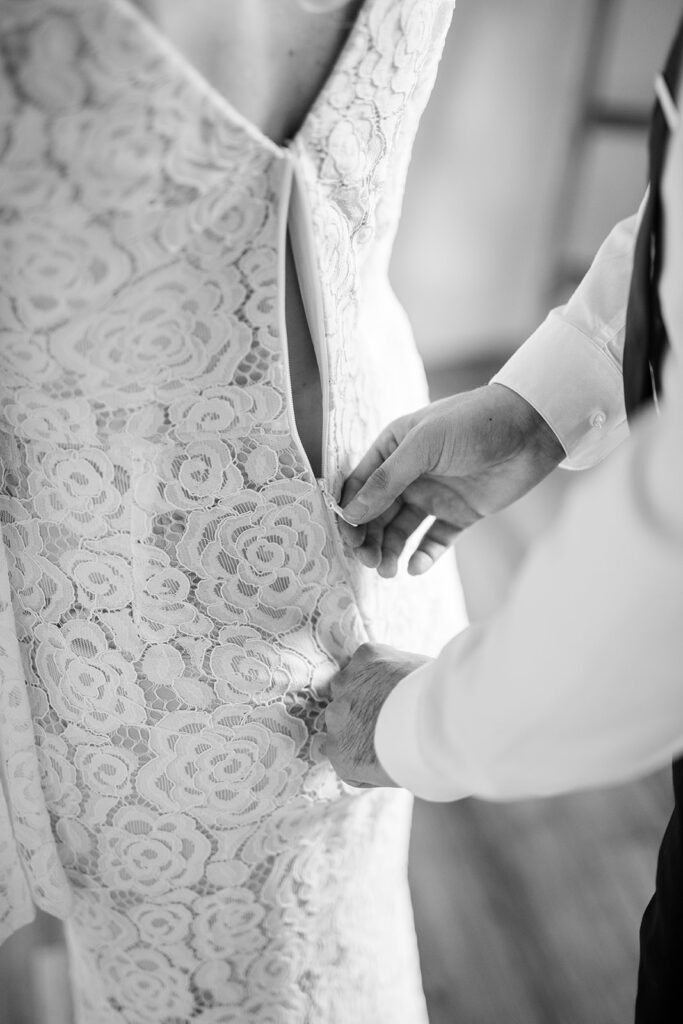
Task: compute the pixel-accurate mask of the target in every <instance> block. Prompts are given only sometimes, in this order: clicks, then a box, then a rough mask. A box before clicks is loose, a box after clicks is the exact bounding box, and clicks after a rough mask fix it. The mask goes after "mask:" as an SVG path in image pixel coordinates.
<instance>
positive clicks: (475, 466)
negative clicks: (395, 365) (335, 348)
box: [342, 384, 564, 577]
mask: <svg viewBox="0 0 683 1024" xmlns="http://www.w3.org/2000/svg"><path fill="white" fill-rule="evenodd" d="M563 458H564V450H563V448H562V446H561V444H560V442H559V441H558V440H557V438H556V436H555V434H554V433H553V431H552V430H551V428H550V427H549V426H548V424H547V423H546V422H545V420H544V419H543V418H542V417H541V416H540V415H539V414H538V413H537V412H536V410H535V409H534V408H533V407H532V406H531V405H530V404H529V403H528V402H527V401H526V400H525V399H524V398H522V397H520V396H519V395H518V394H516V393H515V392H514V391H512V390H511V389H509V388H507V387H504V386H503V385H500V384H489V385H487V386H485V387H482V388H477V389H476V390H474V391H468V392H464V393H463V394H459V395H454V396H453V397H451V398H446V399H443V400H442V401H440V402H434V403H433V404H432V405H428V406H425V407H424V408H422V409H419V410H418V411H417V412H414V413H411V414H409V415H407V416H402V417H401V418H400V419H397V420H394V422H393V423H390V424H389V426H388V427H386V428H385V429H384V430H383V431H382V433H381V434H380V435H379V437H378V438H377V440H376V441H375V443H374V444H373V445H372V447H371V448H370V449H369V450H368V452H367V453H366V455H365V456H364V458H363V459H362V460H361V462H360V463H359V464H358V466H356V468H355V469H354V471H353V472H352V473H351V475H350V476H349V478H348V479H347V481H346V484H345V487H344V493H343V496H342V505H343V506H344V512H345V516H346V518H347V519H349V520H351V521H352V522H353V524H355V525H356V528H354V526H347V527H345V528H344V530H345V533H346V535H347V537H348V539H349V542H350V544H351V545H352V546H353V547H354V548H356V549H357V553H358V557H359V558H360V560H361V561H362V562H364V563H365V565H367V566H369V567H370V568H376V569H377V570H378V572H379V573H380V575H381V576H387V577H389V576H394V575H395V574H396V570H397V565H398V558H399V556H400V555H401V553H402V552H403V549H404V548H405V546H406V543H407V541H408V540H409V538H410V537H411V536H412V535H413V534H414V533H415V532H416V531H417V530H418V529H419V528H420V527H422V526H423V524H424V523H425V520H427V519H429V517H434V521H433V522H432V523H431V525H429V527H428V529H427V530H426V532H425V533H424V535H423V536H422V538H421V540H420V542H419V544H418V546H417V549H416V550H415V552H414V553H413V555H412V557H411V558H410V561H409V563H408V572H409V573H411V574H412V575H419V574H420V573H423V572H426V571H427V570H428V569H430V568H431V566H432V565H433V564H434V562H436V561H437V559H438V558H440V557H441V555H442V554H443V553H444V552H445V551H446V550H447V549H448V547H449V546H450V545H451V544H452V543H453V542H454V541H455V538H456V537H457V536H458V534H459V533H461V532H462V530H464V529H466V527H468V526H471V525H472V523H475V522H476V521H477V520H478V519H481V518H482V517H483V516H485V515H489V514H490V513H492V512H498V511H499V510H500V509H503V508H505V507H506V506H507V505H510V504H511V503H512V502H513V501H516V500H517V498H521V497H522V496H523V495H524V494H526V493H527V491H529V490H531V488H532V487H535V485H536V484H537V483H540V481H541V480H542V479H543V478H544V477H545V476H547V474H548V473H550V471H551V470H553V469H554V468H555V466H557V464H558V463H559V462H560V461H561V460H562V459H563Z"/></svg>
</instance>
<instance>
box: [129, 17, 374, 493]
mask: <svg viewBox="0 0 683 1024" xmlns="http://www.w3.org/2000/svg"><path fill="white" fill-rule="evenodd" d="M361 6H362V0H350V2H348V3H346V4H344V5H343V6H342V7H339V8H337V9H336V10H332V11H327V12H324V13H314V12H311V11H307V10H305V8H303V7H302V6H300V4H299V2H298V0H193V2H192V3H191V4H188V2H187V0H156V2H155V0H152V2H148V3H146V4H145V7H146V8H147V9H148V10H149V12H150V14H151V16H152V17H153V19H154V21H155V22H156V24H157V25H158V26H159V28H160V29H161V30H162V31H163V32H164V33H165V34H166V35H167V36H168V37H169V39H170V40H171V42H172V43H173V44H174V46H175V47H176V49H178V50H180V52H181V53H183V54H184V56H185V57H186V58H187V60H188V61H189V62H190V63H191V64H192V65H193V66H194V67H195V68H196V69H197V70H198V71H199V72H200V74H202V75H203V77H204V78H206V79H207V81H209V82H210V83H211V85H212V86H213V87H214V88H215V89H217V90H218V91H219V92H220V93H222V94H223V95H224V96H225V97H226V99H228V100H229V102H230V103H231V104H232V105H233V106H234V107H235V108H236V109H237V110H238V111H239V112H240V113H241V114H243V115H244V116H245V117H246V118H248V120H249V121H251V123H252V124H254V125H256V126H257V127H258V128H259V129H260V131H262V132H263V134H264V135H267V136H268V137H269V138H270V139H272V140H273V142H275V143H277V144H278V145H282V144H283V143H285V142H286V141H287V139H290V138H292V136H293V135H295V134H296V132H297V130H298V128H299V127H300V125H301V123H302V122H303V120H304V118H305V116H306V114H307V112H308V110H309V109H310V108H311V106H312V104H313V102H314V100H315V98H316V96H317V95H318V93H319V92H320V89H321V88H322V86H323V85H324V83H325V80H326V78H327V76H328V75H329V73H330V71H331V69H332V67H333V65H334V63H335V61H336V59H337V57H338V56H339V53H340V51H341V49H342V47H343V45H344V42H345V41H346V37H347V35H348V32H349V29H350V27H351V25H352V24H353V22H354V20H355V18H356V16H357V14H358V11H359V9H360V7H361ZM285 276H286V290H285V309H286V321H287V335H288V343H289V362H290V373H291V379H292V397H293V402H294V415H295V418H296V423H297V428H298V431H299V436H300V438H301V442H302V444H303V446H304V449H305V450H306V453H307V455H308V457H309V460H310V462H311V465H312V467H313V470H314V472H315V475H316V476H320V475H321V461H322V393H321V385H320V373H319V369H318V364H317V361H316V357H315V350H314V347H313V342H312V339H311V335H310V331H309V328H308V323H307V321H306V316H305V313H304V306H303V301H302V298H301V293H300V290H299V285H298V282H297V278H296V270H295V266H294V259H293V256H292V251H291V246H290V244H289V240H288V242H287V253H286V275H285Z"/></svg>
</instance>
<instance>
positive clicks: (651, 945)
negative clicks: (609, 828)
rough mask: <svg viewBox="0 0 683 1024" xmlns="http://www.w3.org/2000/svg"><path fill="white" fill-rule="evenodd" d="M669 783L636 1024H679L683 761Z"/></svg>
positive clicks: (682, 1011)
mask: <svg viewBox="0 0 683 1024" xmlns="http://www.w3.org/2000/svg"><path fill="white" fill-rule="evenodd" d="M673 782H674V798H675V806H674V812H673V814H672V815H671V819H670V821H669V824H668V825H667V828H666V832H665V833H664V839H663V840H662V845H661V847H660V849H659V858H658V860H657V885H656V892H655V894H654V896H653V897H652V899H651V900H650V902H649V904H648V907H647V910H646V911H645V914H644V916H643V923H642V925H641V926H640V969H639V971H638V995H637V997H636V1017H635V1020H636V1024H683V758H682V759H681V760H679V761H676V762H675V763H674V766H673Z"/></svg>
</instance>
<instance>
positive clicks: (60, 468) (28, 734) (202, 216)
mask: <svg viewBox="0 0 683 1024" xmlns="http://www.w3.org/2000/svg"><path fill="white" fill-rule="evenodd" d="M451 8H452V0H366V2H365V4H364V6H363V8H362V10H361V13H360V15H359V17H358V21H357V23H356V25H355V27H354V28H353V30H352V32H351V36H350V38H349V41H348V43H347V45H346V47H345V48H344V51H343V53H342V55H341V57H340V59H339V61H338V63H337V65H336V67H335V69H334V71H333V73H332V75H331V77H330V79H329V80H328V82H327V84H326V85H325V87H324V89H323V91H322V93H321V95H320V96H319V98H318V100H317V101H316V103H315V104H314V106H313V108H312V110H311V112H310V113H309V115H308V117H307V119H306V122H305V124H304V126H303V128H302V129H301V131H300V132H299V134H298V135H297V137H296V139H295V140H294V141H293V143H292V145H291V147H290V148H289V149H279V148H278V147H276V146H274V145H273V144H272V143H270V142H269V141H268V140H267V139H265V138H264V137H263V136H261V135H260V134H259V133H258V132H257V131H256V130H255V129H254V128H253V127H251V126H250V125H249V124H247V123H246V122H244V120H243V119H242V118H241V117H240V116H239V115H237V114H236V113H235V111H233V110H232V109H231V108H230V107H229V105H228V104H227V103H226V102H225V101H224V100H222V98H221V97H220V96H218V95H217V94H215V93H214V92H213V91H212V90H211V89H210V88H209V87H208V85H207V84H206V83H204V82H203V81H202V80H201V79H200V78H199V77H198V76H197V75H196V74H195V73H194V72H193V71H192V69H190V68H189V67H187V66H186V65H185V64H184V62H183V61H182V59H181V58H180V57H179V56H178V55H177V54H175V53H174V52H173V51H172V50H171V48H170V47H169V46H168V45H167V44H166V43H165V42H164V41H163V39H162V38H161V37H160V36H159V35H158V34H157V33H156V32H155V31H154V30H153V29H152V28H151V27H150V26H148V25H147V24H146V22H144V20H143V19H142V18H141V17H140V16H139V15H138V14H137V13H136V12H135V11H134V10H133V9H132V8H130V7H129V6H128V5H127V4H126V3H125V2H124V0H4V2H3V3H2V5H1V6H0V58H1V59H0V195H1V196H2V207H1V210H2V220H3V230H2V232H0V263H1V265H2V274H1V275H0V281H2V286H1V290H0V474H1V475H0V524H1V527H2V539H3V541H4V544H2V545H0V754H1V757H0V771H1V773H2V774H1V781H2V789H1V790H0V925H1V927H2V934H3V935H6V934H9V933H10V932H11V931H12V930H14V929H15V928H17V927H19V926H20V925H21V924H23V923H24V922H25V921H27V920H29V919H30V917H31V915H32V912H33V911H32V907H33V905H34V904H37V905H39V906H41V907H43V908H45V909H46V910H48V911H50V912H52V913H54V914H57V915H58V916H61V917H64V918H66V920H67V937H68V942H69V948H70V955H71V963H72V972H73V978H74V989H75V999H76V1003H77V1012H78V1019H79V1021H81V1022H87V1024H110V1022H111V1024H121V1022H128V1024H182V1022H185V1021H192V1022H193V1024H195V1022H197V1024H200V1022H201V1024H230V1022H235V1024H238V1022H239V1024H248V1022H251V1024H269V1022H272V1024H276V1022H277V1024H302V1022H304V1021H305V1022H311V1024H316V1022H323V1021H324V1022H325V1024H335V1022H340V1024H346V1022H347V1021H349V1020H351V1019H353V1020H357V1021H359V1022H370V1021H372V1022H373V1024H375V1022H378V1024H381V1022H387V1024H388V1022H392V1024H398V1022H401V1021H405V1022H406V1024H408V1022H410V1024H416V1022H418V1021H420V1020H424V1019H425V1018H424V1013H425V1011H424V1001H423V997H422V994H421V991H420V985H419V970H418V966H417V953H416V947H415V939H414V933H413V929H412V921H411V914H410V906H409V900H408V891H407V883H406V870H405V869H406V857H407V839H408V824H409V814H410V800H409V799H408V798H407V796H406V794H404V793H399V792H389V791H387V792H362V791H354V790H351V789H349V788H347V787H345V786H343V785H342V784H340V783H339V782H338V780H337V779H336V777H335V776H334V773H333V772H332V771H331V769H330V767H329V764H328V763H327V762H326V760H325V758H324V756H323V754H322V749H321V748H322V743H321V739H322V737H321V733H320V725H319V716H320V711H321V709H322V708H323V707H324V704H325V699H326V686H327V684H328V681H329V679H330V677H331V675H332V674H333V673H334V671H335V670H336V668H337V667H338V666H339V665H341V664H343V663H344V662H345V661H346V660H347V659H348V657H349V656H350V654H351V653H352V652H353V651H354V650H355V648H356V647H357V645H358V644H359V643H361V642H363V641H364V640H365V639H366V638H367V637H368V636H372V637H376V638H377V639H380V640H383V641H386V642H389V643H392V642H393V643H395V644H398V645H401V646H405V647H412V648H414V649H418V650H419V649H424V650H430V649H431V650H434V649H435V648H436V647H437V646H438V645H439V644H440V643H441V642H443V641H444V640H445V639H446V638H447V637H448V636H450V635H451V634H452V633H453V631H454V630H455V629H456V628H457V625H458V623H457V618H454V615H457V611H456V612H454V611H453V609H454V608H456V609H457V591H455V590H453V589H452V587H451V586H450V585H449V582H448V580H447V579H446V576H445V575H444V574H447V571H448V570H447V567H446V566H444V568H443V570H442V572H441V573H438V572H436V573H435V574H434V575H433V577H432V578H431V579H430V580H427V581H426V582H422V581H417V580H404V581H402V582H391V583H386V582H383V581H381V580H380V579H379V578H377V577H376V576H375V575H374V574H372V573H369V572H367V571H366V570H364V569H363V568H362V567H361V566H360V565H358V564H357V563H356V562H354V560H353V558H352V557H351V556H350V555H349V554H348V553H347V552H345V550H344V549H343V545H342V542H341V537H340V534H339V533H338V530H337V527H336V523H335V522H334V521H333V519H332V517H331V515H330V513H329V512H328V510H327V508H326V506H325V503H324V501H323V499H322V495H321V492H320V490H319V487H318V484H317V482H316V480H315V479H314V477H313V474H312V472H311V468H310V465H309V463H308V461H307V459H306V457H305V454H304V452H303V450H302V448H301V445H300V442H299V441H298V437H297V434H296V431H295V429H294V422H293V415H292V412H291V401H290V399H289V395H288V365H287V354H286V340H285V337H284V332H283V330H282V325H281V323H280V320H279V314H278V309H279V306H280V297H281V295H282V287H283V282H282V280H281V273H280V262H281V261H280V255H281V253H280V244H281V238H282V234H283V233H282V225H283V223H284V221H285V220H286V218H287V216H288V204H287V195H288V183H289V181H290V180H291V174H292V167H293V165H294V163H296V164H297V167H298V170H299V172H300V177H301V180H302V181H303V182H304V183H305V189H306V193H307V202H308V204H309V206H310V210H311V215H312V223H313V228H314V232H313V233H314V236H315V244H316V253H315V259H316V264H317V271H318V276H319V285H320V290H321V302H322V312H323V320H324V329H325V346H326V351H327V357H328V359H327V361H328V363H329V379H328V380H327V381H326V382H325V384H326V387H327V395H326V404H327V408H328V411H329V416H328V423H327V436H328V442H329V443H328V450H327V452H326V467H327V468H326V483H327V486H328V487H329V488H330V489H332V490H335V489H338V487H339V485H340V482H341V479H342V477H343V476H344V474H345V473H346V471H347V470H348V469H349V468H350V466H351V465H352V464H353V463H354V461H355V460H356V459H357V458H358V457H359V455H360V454H361V453H362V451H363V450H364V449H365V447H366V446H367V444H368V443H369V442H370V441H371V440H372V438H373V436H374V434H375V432H376V431H377V430H378V429H379V427H380V426H381V425H382V424H383V423H384V422H386V421H387V420H388V419H389V418H391V417H393V416H395V415H397V414H398V413H400V412H402V411H405V410H406V409H408V408H411V407H415V406H416V405H419V404H421V403H422V402H423V401H424V400H425V390H424V384H423V377H422V376H421V371H420V370H419V364H418V363H417V361H416V356H415V354H414V349H413V344H412V339H411V337H410V332H409V330H408V329H407V328H406V325H405V322H404V319H403V318H402V315H401V314H400V311H399V310H398V309H397V306H396V302H395V299H394V298H393V296H392V294H391V292H390V289H389V287H388V284H387V280H386V262H387V256H388V251H389V247H390V244H391V238H392V237H393V232H394V230H395V226H396V220H397V217H398V210H399V205H400V197H401V192H402V188H403V180H404V177H405V170H406V166H407V161H408V159H409V153H410V146H411V143H412V138H413V135H414V132H415V130H416V126H417V122H418V119H419V115H420V113H421V111H422V108H423V106H424V103H425V102H426V99H427V95H428V93H429V90H430V88H431V85H432V82H433V78H434V75H435V72H436V66H437V63H438V58H439V55H440V50H441V45H442V42H443V38H444V34H445V31H446V27H447V23H448V19H449V17H450V13H451ZM378 323H381V324H384V327H383V329H382V330H379V331H378V330H377V324H378ZM397 362H398V363H402V364H403V365H409V366H410V367H411V371H407V372H406V377H405V379H404V380H402V381H401V383H400V385H399V386H398V387H392V388H386V387H382V386H380V385H381V384H382V381H383V375H384V374H385V373H386V372H387V367H388V366H389V365H393V364H395V363H397ZM413 366H415V368H416V372H415V373H413V372H412V367H413Z"/></svg>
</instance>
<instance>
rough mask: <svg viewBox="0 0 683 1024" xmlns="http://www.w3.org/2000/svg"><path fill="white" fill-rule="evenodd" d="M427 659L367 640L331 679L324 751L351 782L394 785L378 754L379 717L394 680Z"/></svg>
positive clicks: (392, 687)
mask: <svg viewBox="0 0 683 1024" xmlns="http://www.w3.org/2000/svg"><path fill="white" fill-rule="evenodd" d="M427 660H428V659H427V658H423V657H421V656H420V655H419V654H409V653H408V652H406V651H396V650H394V648H393V647H386V646H385V645H384V644H363V646H362V647H359V648H358V650H357V651H356V653H355V654H354V656H353V657H352V658H351V661H350V662H349V663H348V665H347V666H346V668H345V669H343V670H342V671H341V672H339V673H338V674H337V675H336V676H335V677H334V679H333V680H332V701H331V702H330V704H328V706H327V708H326V710H325V727H326V729H327V736H328V739H327V743H326V745H325V753H326V754H327V756H328V757H329V759H330V761H331V763H332V767H333V768H334V770H335V771H336V773H337V775H338V776H339V777H340V779H342V780H343V781H344V782H346V783H348V785H349V786H361V787H370V786H395V785H396V783H395V782H394V781H393V780H392V779H390V778H389V776H388V775H387V773H386V772H385V771H384V769H383V768H382V766H381V764H380V763H379V761H378V760H377V755H376V753H375V725H376V724H377V716H378V715H379V713H380V710H381V708H382V705H383V704H384V701H385V700H386V699H387V697H388V696H389V694H390V693H391V691H392V690H393V689H394V687H395V686H396V684H397V683H399V682H400V681H401V679H403V678H404V676H407V675H408V674H409V673H410V672H413V671H414V670H415V669H416V668H419V667H420V665H424V663H425V661H427Z"/></svg>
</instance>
